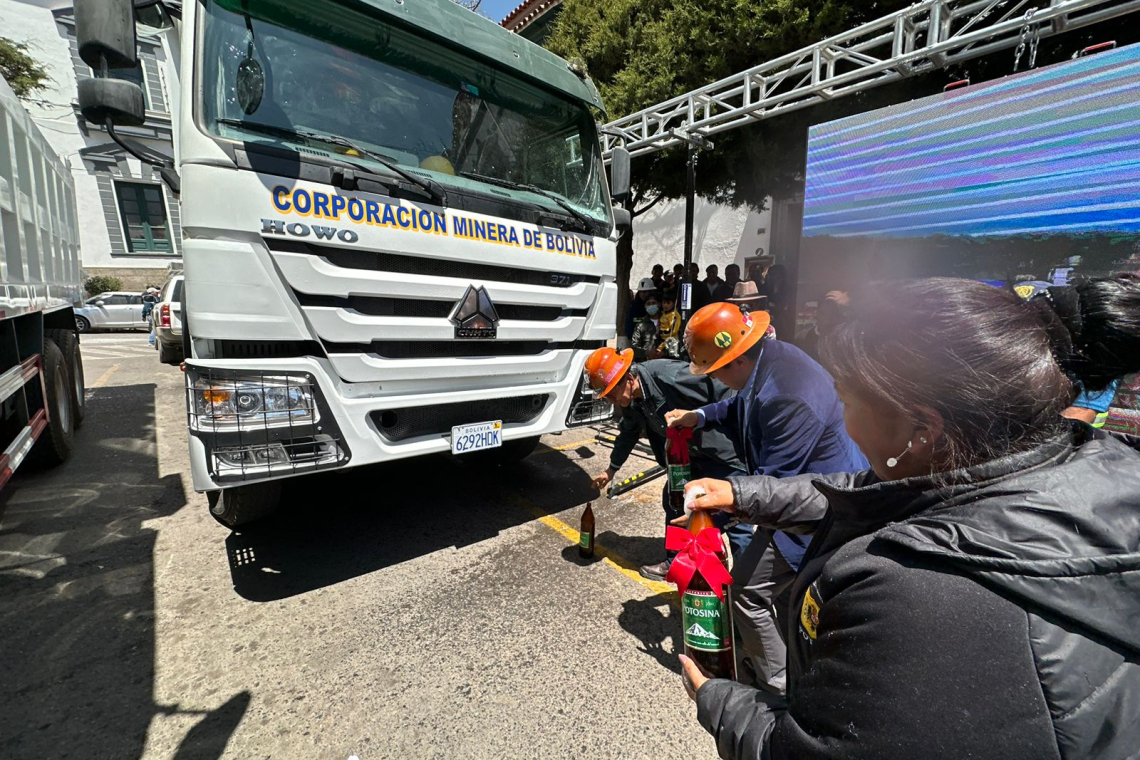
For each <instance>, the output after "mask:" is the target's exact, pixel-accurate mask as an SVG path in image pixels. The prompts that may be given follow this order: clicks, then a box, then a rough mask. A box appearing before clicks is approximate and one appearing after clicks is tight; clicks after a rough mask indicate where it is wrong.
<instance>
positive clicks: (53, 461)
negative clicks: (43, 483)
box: [32, 336, 75, 467]
mask: <svg viewBox="0 0 1140 760" xmlns="http://www.w3.org/2000/svg"><path fill="white" fill-rule="evenodd" d="M43 356H44V385H45V386H46V387H47V398H45V399H44V403H45V405H46V407H47V411H48V416H49V417H50V419H51V422H50V423H49V424H48V426H47V428H46V429H45V430H44V431H43V432H42V433H40V437H39V440H37V441H36V445H35V448H33V449H32V453H33V454H34V455H35V458H36V460H37V461H38V462H39V463H40V464H44V465H47V466H49V467H50V466H54V465H57V464H62V463H63V462H66V461H67V458H68V457H70V456H71V447H72V444H73V442H74V437H75V429H74V427H73V422H74V421H75V416H74V415H73V414H72V412H71V393H72V387H73V386H72V382H71V375H69V374H68V372H67V362H66V360H65V359H64V358H63V352H62V351H60V348H59V346H57V345H56V343H55V341H54V340H52V339H51V338H48V337H46V336H45V337H44V354H43Z"/></svg>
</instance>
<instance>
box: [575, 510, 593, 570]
mask: <svg viewBox="0 0 1140 760" xmlns="http://www.w3.org/2000/svg"><path fill="white" fill-rule="evenodd" d="M578 556H579V557H581V558H582V559H590V558H591V557H593V556H594V505H593V502H590V503H589V504H587V505H586V510H585V511H584V512H582V529H581V530H580V531H578Z"/></svg>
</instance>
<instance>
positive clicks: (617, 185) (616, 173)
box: [610, 147, 629, 203]
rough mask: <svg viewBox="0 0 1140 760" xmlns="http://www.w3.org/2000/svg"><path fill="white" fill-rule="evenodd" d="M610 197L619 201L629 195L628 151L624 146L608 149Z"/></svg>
mask: <svg viewBox="0 0 1140 760" xmlns="http://www.w3.org/2000/svg"><path fill="white" fill-rule="evenodd" d="M610 197H611V198H613V199H614V200H615V201H617V202H619V203H620V202H622V201H624V200H625V199H626V198H628V197H629V151H628V150H626V149H625V148H621V147H618V148H614V149H613V150H612V151H610Z"/></svg>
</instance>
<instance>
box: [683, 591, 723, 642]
mask: <svg viewBox="0 0 1140 760" xmlns="http://www.w3.org/2000/svg"><path fill="white" fill-rule="evenodd" d="M681 624H682V625H683V626H684V628H685V646H687V647H689V648H691V649H698V650H700V651H702V652H723V651H724V650H726V649H728V648H730V647H731V646H732V628H731V626H730V625H729V620H728V603H727V597H726V601H723V602H722V601H721V600H720V599H718V598H717V596H716V594H714V593H713V592H711V591H694V590H692V589H689V590H688V591H686V592H685V593H684V594H682V595H681Z"/></svg>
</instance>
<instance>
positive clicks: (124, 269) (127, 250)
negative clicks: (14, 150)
mask: <svg viewBox="0 0 1140 760" xmlns="http://www.w3.org/2000/svg"><path fill="white" fill-rule="evenodd" d="M0 28H3V29H5V30H6V31H5V35H6V36H9V37H11V38H13V39H15V40H16V41H18V42H23V43H26V44H27V45H28V46H29V53H30V54H31V55H32V56H33V57H34V58H35V59H36V60H37V61H38V62H39V63H40V64H42V65H43V66H44V67H45V68H46V69H47V71H48V74H49V75H50V76H51V79H52V81H51V82H50V84H49V87H48V89H46V90H43V91H40V92H38V93H36V94H34V95H33V96H31V98H29V99H28V100H26V101H25V102H24V105H25V107H26V108H27V109H28V113H29V114H30V115H31V116H32V118H33V119H34V120H35V122H36V124H37V125H38V126H39V127H40V130H41V131H42V132H43V134H44V136H45V137H46V138H47V139H48V141H49V142H50V143H51V145H52V147H53V148H54V149H55V151H56V152H57V153H58V154H59V155H60V157H61V158H62V159H63V160H64V161H65V162H66V163H68V164H69V165H70V167H71V172H72V175H73V177H74V179H75V194H76V205H77V207H78V208H77V212H78V220H79V234H80V247H81V255H82V263H83V269H84V271H85V273H86V275H87V276H93V275H111V276H115V277H118V278H120V279H121V280H122V281H123V288H124V289H126V290H141V289H142V288H143V287H145V286H147V285H159V286H161V285H162V283H163V281H164V280H165V279H166V277H167V276H168V274H169V273H170V272H171V271H174V270H179V269H181V268H182V266H181V262H182V240H181V238H182V228H181V224H180V219H179V213H178V199H177V197H176V196H175V195H174V194H173V193H172V192H171V191H170V188H169V187H167V186H166V185H165V184H163V182H162V181H161V180H160V179H159V176H158V170H157V169H156V168H154V167H152V166H150V165H147V164H142V163H141V162H139V161H138V160H137V159H135V158H133V157H132V156H130V155H128V154H127V153H126V152H125V151H124V150H123V149H122V148H120V147H119V146H118V145H117V144H116V143H115V142H114V141H113V140H112V139H111V138H110V136H109V135H108V134H107V132H106V130H105V129H103V128H101V127H95V126H93V125H91V124H88V123H87V121H86V120H85V119H84V118H83V116H82V115H81V114H80V113H79V105H78V100H77V98H78V89H77V88H78V83H79V81H80V80H82V79H85V78H87V77H91V76H95V73H94V72H92V70H91V69H90V68H89V67H88V66H87V64H85V63H84V62H83V60H82V59H81V58H80V57H79V48H78V44H77V42H76V38H75V18H74V15H73V13H72V10H71V9H70V8H63V9H59V10H55V11H49V10H46V9H44V8H41V7H37V6H35V5H29V4H26V3H22V2H14V0H0ZM138 45H139V66H138V68H137V69H135V70H130V71H128V70H116V71H113V72H111V73H112V75H113V76H116V77H120V78H123V79H130V80H132V81H135V82H137V83H139V84H140V85H141V86H142V88H143V93H144V96H145V101H146V123H145V124H144V125H143V126H142V127H138V128H119V129H117V130H116V131H117V132H118V133H119V135H120V136H122V137H126V138H129V139H131V140H134V141H136V142H138V143H141V144H142V145H145V146H146V147H147V148H149V149H151V150H152V151H155V152H157V153H162V154H164V155H167V156H173V154H174V142H173V130H172V122H171V108H170V102H171V97H172V96H176V93H172V91H171V88H172V87H174V86H175V83H173V82H171V83H168V82H167V76H166V72H167V65H166V64H167V61H166V58H165V54H164V52H163V48H162V45H161V40H160V39H159V37H158V36H157V35H156V34H148V33H147V31H146V27H143V26H140V27H139V38H138Z"/></svg>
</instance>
